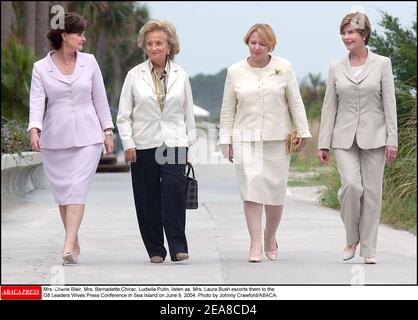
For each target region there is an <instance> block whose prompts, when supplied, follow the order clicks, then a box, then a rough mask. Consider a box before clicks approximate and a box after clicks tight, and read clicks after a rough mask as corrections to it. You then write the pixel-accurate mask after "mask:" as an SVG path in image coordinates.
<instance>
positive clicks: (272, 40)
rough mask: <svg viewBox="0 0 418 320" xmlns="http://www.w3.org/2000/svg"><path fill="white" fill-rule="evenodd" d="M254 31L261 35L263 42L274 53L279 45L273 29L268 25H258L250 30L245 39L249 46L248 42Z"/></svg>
mask: <svg viewBox="0 0 418 320" xmlns="http://www.w3.org/2000/svg"><path fill="white" fill-rule="evenodd" d="M254 31H257V32H258V33H259V35H260V37H261V39H263V41H265V42H266V44H267V46H268V47H269V48H270V51H273V50H274V48H275V47H276V43H277V42H276V36H275V35H274V31H273V28H272V27H271V26H270V25H269V24H266V23H256V24H255V25H253V26H252V27H251V28H250V30H248V32H247V34H246V35H245V37H244V42H245V44H246V45H248V40H249V39H250V37H251V35H252V33H253V32H254Z"/></svg>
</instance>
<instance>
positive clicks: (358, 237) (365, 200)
mask: <svg viewBox="0 0 418 320" xmlns="http://www.w3.org/2000/svg"><path fill="white" fill-rule="evenodd" d="M355 140H356V139H354V143H353V145H352V146H351V148H350V149H347V150H345V149H334V154H335V159H336V162H337V168H338V171H339V173H340V178H341V188H340V189H339V190H338V200H339V202H340V205H341V211H340V212H341V218H342V220H343V223H344V226H345V231H346V236H347V245H351V244H353V243H355V242H360V256H362V257H373V256H375V254H376V242H377V229H378V227H379V220H380V208H381V202H382V181H383V172H384V168H385V147H380V148H376V149H360V148H359V147H358V145H357V143H356V141H355Z"/></svg>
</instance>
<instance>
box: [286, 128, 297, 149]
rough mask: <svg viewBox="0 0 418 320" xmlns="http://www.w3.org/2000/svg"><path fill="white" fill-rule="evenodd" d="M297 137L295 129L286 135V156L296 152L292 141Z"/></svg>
mask: <svg viewBox="0 0 418 320" xmlns="http://www.w3.org/2000/svg"><path fill="white" fill-rule="evenodd" d="M297 137H299V133H298V131H297V130H296V129H294V130H292V131H291V132H289V133H288V135H287V140H286V152H287V154H292V153H293V152H297V151H296V146H297V144H296V143H293V140H295V139H296V138H297Z"/></svg>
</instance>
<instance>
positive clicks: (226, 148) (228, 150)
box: [220, 144, 234, 163]
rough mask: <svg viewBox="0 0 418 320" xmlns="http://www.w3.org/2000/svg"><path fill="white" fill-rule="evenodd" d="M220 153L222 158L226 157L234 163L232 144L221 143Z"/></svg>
mask: <svg viewBox="0 0 418 320" xmlns="http://www.w3.org/2000/svg"><path fill="white" fill-rule="evenodd" d="M220 148H221V153H222V155H223V156H224V158H227V159H228V160H229V161H230V162H232V163H234V150H233V149H232V144H221V146H220Z"/></svg>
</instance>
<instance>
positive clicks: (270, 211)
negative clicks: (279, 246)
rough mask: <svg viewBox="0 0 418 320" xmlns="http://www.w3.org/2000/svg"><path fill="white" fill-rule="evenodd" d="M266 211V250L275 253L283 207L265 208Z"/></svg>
mask: <svg viewBox="0 0 418 320" xmlns="http://www.w3.org/2000/svg"><path fill="white" fill-rule="evenodd" d="M265 211H266V231H265V246H266V247H265V248H264V249H265V250H266V251H273V250H275V249H276V232H277V228H278V227H279V224H280V220H281V218H282V213H283V206H268V205H266V206H265Z"/></svg>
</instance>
